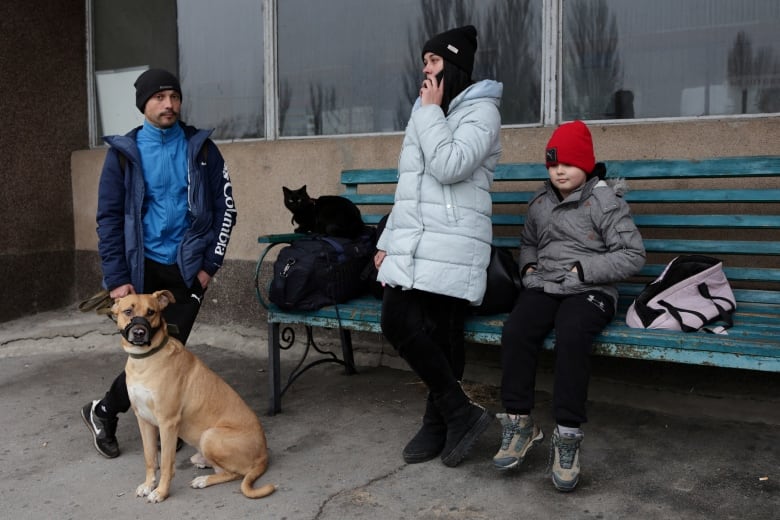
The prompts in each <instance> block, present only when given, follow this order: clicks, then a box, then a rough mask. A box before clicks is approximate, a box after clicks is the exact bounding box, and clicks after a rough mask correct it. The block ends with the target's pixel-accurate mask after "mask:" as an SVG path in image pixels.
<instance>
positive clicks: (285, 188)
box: [282, 186, 291, 195]
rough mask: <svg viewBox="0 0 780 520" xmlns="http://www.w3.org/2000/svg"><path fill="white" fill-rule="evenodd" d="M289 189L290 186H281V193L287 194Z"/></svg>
mask: <svg viewBox="0 0 780 520" xmlns="http://www.w3.org/2000/svg"><path fill="white" fill-rule="evenodd" d="M290 191H291V190H290V188H288V187H287V186H282V193H284V194H285V195H289V194H290Z"/></svg>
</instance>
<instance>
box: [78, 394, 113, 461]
mask: <svg viewBox="0 0 780 520" xmlns="http://www.w3.org/2000/svg"><path fill="white" fill-rule="evenodd" d="M99 402H100V401H92V402H91V403H87V404H85V405H84V407H83V408H82V409H81V418H82V419H84V424H86V425H87V428H89V431H90V433H92V441H93V444H94V445H95V449H96V450H97V451H98V453H100V454H101V455H103V456H104V457H106V458H107V459H113V458H116V457H118V456H119V444H118V443H117V442H116V424H117V422H118V420H117V418H116V417H113V418H111V419H102V418H100V417H98V416H97V415H96V414H95V406H97V404H98V403H99Z"/></svg>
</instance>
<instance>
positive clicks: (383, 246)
mask: <svg viewBox="0 0 780 520" xmlns="http://www.w3.org/2000/svg"><path fill="white" fill-rule="evenodd" d="M502 90H503V86H502V84H501V83H497V82H495V81H492V80H484V81H480V82H477V83H475V84H473V85H471V86H469V87H468V88H467V89H466V90H464V91H463V92H461V93H460V94H459V95H458V96H457V97H455V99H453V100H452V103H450V110H449V114H448V115H447V116H446V118H445V116H444V113H443V112H442V110H441V108H440V107H439V106H437V105H426V106H420V100H419V99H418V100H417V102H416V103H415V106H414V108H413V109H412V115H411V118H410V120H409V124H408V126H407V127H406V133H405V135H404V141H403V145H402V148H401V155H400V158H399V161H398V185H397V186H396V191H395V203H394V205H393V209H392V211H391V213H390V217H389V218H388V221H387V226H386V227H385V230H384V232H383V233H382V236H381V237H380V238H379V242H378V244H377V248H378V249H380V250H383V251H385V252H386V253H387V256H386V257H385V259H384V261H383V262H382V265H381V267H380V269H379V275H378V280H379V281H380V282H384V283H386V284H388V285H391V286H395V287H403V288H406V289H419V290H422V291H427V292H432V293H436V294H444V295H447V296H453V297H456V298H462V299H465V300H468V301H469V302H470V303H471V304H473V305H476V304H479V303H480V302H481V301H482V297H483V295H484V293H485V286H486V268H487V264H488V261H489V258H490V243H491V241H492V238H493V230H492V226H491V220H490V215H491V212H492V202H491V198H490V186H491V184H492V183H493V171H494V170H495V167H496V164H497V163H498V159H499V157H500V156H501V141H500V135H499V132H500V128H501V116H500V114H499V112H498V107H499V105H500V102H501V93H502Z"/></svg>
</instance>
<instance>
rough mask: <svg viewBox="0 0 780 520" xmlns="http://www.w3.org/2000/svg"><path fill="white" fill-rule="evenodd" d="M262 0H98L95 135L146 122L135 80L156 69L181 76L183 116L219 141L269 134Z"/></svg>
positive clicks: (95, 12) (94, 7)
mask: <svg viewBox="0 0 780 520" xmlns="http://www.w3.org/2000/svg"><path fill="white" fill-rule="evenodd" d="M262 5H263V4H262V2H260V1H258V0H225V1H223V2H209V1H208V0H179V1H178V2H176V1H175V0H136V1H134V2H110V1H108V0H93V3H92V16H93V20H94V30H93V55H94V66H95V86H96V94H97V96H96V97H97V110H96V116H97V117H96V118H95V119H96V125H95V126H96V134H97V135H105V134H113V133H122V134H124V133H126V132H127V131H129V130H130V129H132V128H133V127H134V126H136V125H138V124H141V122H142V121H143V117H142V115H141V113H140V112H139V111H138V109H137V108H136V107H135V89H134V87H133V83H134V82H135V79H136V78H137V77H138V75H139V74H140V73H141V72H143V71H144V70H147V69H149V68H158V67H159V68H164V69H167V70H170V71H171V72H174V73H175V74H177V75H178V76H179V79H180V81H181V84H182V91H183V101H184V103H183V104H182V114H181V119H182V120H183V121H186V122H192V124H194V125H196V126H198V127H200V128H214V129H215V130H214V133H213V134H212V137H213V138H215V139H239V138H252V137H262V136H263V135H264V119H263V106H264V103H263V34H264V32H263V16H262Z"/></svg>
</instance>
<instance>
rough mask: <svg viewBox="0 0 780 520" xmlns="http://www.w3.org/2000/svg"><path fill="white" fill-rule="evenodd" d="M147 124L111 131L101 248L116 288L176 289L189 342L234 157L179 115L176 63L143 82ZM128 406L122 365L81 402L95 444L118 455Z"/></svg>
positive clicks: (100, 213)
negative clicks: (120, 420)
mask: <svg viewBox="0 0 780 520" xmlns="http://www.w3.org/2000/svg"><path fill="white" fill-rule="evenodd" d="M135 89H136V106H137V107H138V110H140V111H141V112H142V113H143V114H144V122H143V125H142V126H140V127H138V128H135V129H133V130H131V131H130V132H129V133H128V134H126V135H123V136H119V135H115V136H109V137H105V138H104V141H105V142H106V143H107V144H108V145H109V146H110V148H109V150H108V153H107V154H106V159H105V163H104V164H103V171H102V173H101V176H100V184H99V188H98V210H97V233H98V251H99V253H100V260H101V266H102V270H103V285H104V286H105V287H106V289H108V290H109V294H110V297H111V298H121V297H123V296H126V295H127V294H130V293H151V292H154V291H157V290H160V289H168V290H170V291H171V292H172V293H173V295H174V297H175V299H176V303H175V304H173V305H169V306H168V308H166V309H165V312H164V315H165V319H166V321H167V322H168V324H169V325H172V326H171V327H170V329H171V330H170V333H171V335H172V336H174V337H176V338H178V339H179V340H180V341H181V342H182V343H183V344H186V341H187V338H188V336H189V334H190V331H191V330H192V325H193V323H194V322H195V317H196V316H197V315H198V311H199V310H200V305H201V302H202V300H203V294H204V293H205V291H206V289H207V287H208V284H209V282H210V281H211V278H212V277H213V276H214V274H215V273H216V272H217V270H218V269H219V268H220V267H221V266H222V262H223V260H224V258H225V250H226V249H227V245H228V242H229V240H230V233H231V231H232V229H233V226H234V225H235V223H236V207H235V201H234V200H233V188H232V185H231V183H230V176H229V175H228V170H227V166H226V165H225V161H224V159H223V158H222V155H221V154H220V152H219V150H218V149H217V146H216V145H215V144H214V143H213V142H212V141H211V140H210V139H209V135H210V134H211V131H210V130H199V129H196V128H194V127H192V126H187V125H185V124H184V123H182V122H180V121H179V114H180V111H181V103H182V93H181V87H180V85H179V80H178V79H177V78H176V76H174V75H173V74H171V73H170V72H168V71H165V70H162V69H151V70H147V71H146V72H144V73H143V74H141V75H140V76H139V77H138V79H137V80H136V82H135ZM129 409H130V399H129V397H128V395H127V386H126V384H125V374H124V372H122V373H121V374H120V375H119V376H118V377H117V378H116V379H115V380H114V382H113V384H112V385H111V388H110V389H109V390H108V392H107V393H106V395H105V396H104V397H103V399H101V400H99V401H98V400H95V401H91V402H89V403H87V404H86V405H84V407H83V408H82V410H81V416H82V418H83V419H84V422H85V424H86V425H87V428H89V430H90V432H91V433H92V437H93V441H94V445H95V448H96V449H97V451H98V452H99V453H100V454H101V455H103V456H104V457H107V458H114V457H118V456H119V446H118V443H117V440H116V435H115V434H116V426H117V414H118V413H124V412H126V411H127V410H129Z"/></svg>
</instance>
